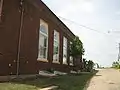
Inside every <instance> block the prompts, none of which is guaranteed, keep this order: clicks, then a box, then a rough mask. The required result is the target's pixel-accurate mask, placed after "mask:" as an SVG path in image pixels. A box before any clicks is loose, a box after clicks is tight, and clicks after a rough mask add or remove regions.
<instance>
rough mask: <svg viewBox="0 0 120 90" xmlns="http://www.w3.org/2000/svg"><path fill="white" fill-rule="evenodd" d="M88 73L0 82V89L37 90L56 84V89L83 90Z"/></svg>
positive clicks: (88, 77) (89, 75) (90, 75)
mask: <svg viewBox="0 0 120 90" xmlns="http://www.w3.org/2000/svg"><path fill="white" fill-rule="evenodd" d="M93 75H94V74H93V73H90V74H76V75H75V74H69V75H65V76H57V77H52V78H48V77H38V78H36V79H31V80H24V81H13V82H5V83H0V90H39V89H41V88H44V87H47V86H51V85H57V86H59V89H57V90H83V88H84V86H85V85H86V82H87V81H88V80H90V78H91V77H92V76H93Z"/></svg>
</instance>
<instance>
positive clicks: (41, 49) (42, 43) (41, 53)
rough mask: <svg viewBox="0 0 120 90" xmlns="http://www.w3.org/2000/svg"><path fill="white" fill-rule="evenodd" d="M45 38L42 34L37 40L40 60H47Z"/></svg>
mask: <svg viewBox="0 0 120 90" xmlns="http://www.w3.org/2000/svg"><path fill="white" fill-rule="evenodd" d="M47 41H48V40H47V37H46V36H44V35H43V34H40V38H39V57H40V58H44V59H46V58H47Z"/></svg>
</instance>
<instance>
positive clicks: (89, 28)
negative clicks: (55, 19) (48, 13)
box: [59, 16, 108, 35]
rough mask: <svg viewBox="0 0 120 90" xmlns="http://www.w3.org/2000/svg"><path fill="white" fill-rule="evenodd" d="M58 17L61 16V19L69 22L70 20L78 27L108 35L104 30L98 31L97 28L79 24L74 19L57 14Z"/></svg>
mask: <svg viewBox="0 0 120 90" xmlns="http://www.w3.org/2000/svg"><path fill="white" fill-rule="evenodd" d="M59 18H61V19H62V20H65V21H69V22H71V23H73V24H75V25H78V26H79V27H83V28H86V29H88V30H91V31H95V32H98V33H101V34H105V35H108V34H107V33H104V32H101V31H99V30H96V29H93V28H91V27H88V26H85V25H82V24H79V23H77V22H75V21H72V20H69V19H66V18H63V17H61V16H59Z"/></svg>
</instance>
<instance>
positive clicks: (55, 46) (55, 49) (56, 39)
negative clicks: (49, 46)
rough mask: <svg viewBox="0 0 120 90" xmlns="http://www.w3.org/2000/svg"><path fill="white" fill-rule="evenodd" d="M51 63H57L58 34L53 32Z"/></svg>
mask: <svg viewBox="0 0 120 90" xmlns="http://www.w3.org/2000/svg"><path fill="white" fill-rule="evenodd" d="M53 46H54V48H53V62H56V61H57V62H59V32H57V31H56V30H54V45H53Z"/></svg>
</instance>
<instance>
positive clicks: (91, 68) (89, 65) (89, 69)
mask: <svg viewBox="0 0 120 90" xmlns="http://www.w3.org/2000/svg"><path fill="white" fill-rule="evenodd" d="M94 65H95V64H94V62H93V61H92V60H89V61H88V65H87V66H88V68H87V71H89V72H90V71H91V70H93V67H94Z"/></svg>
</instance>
